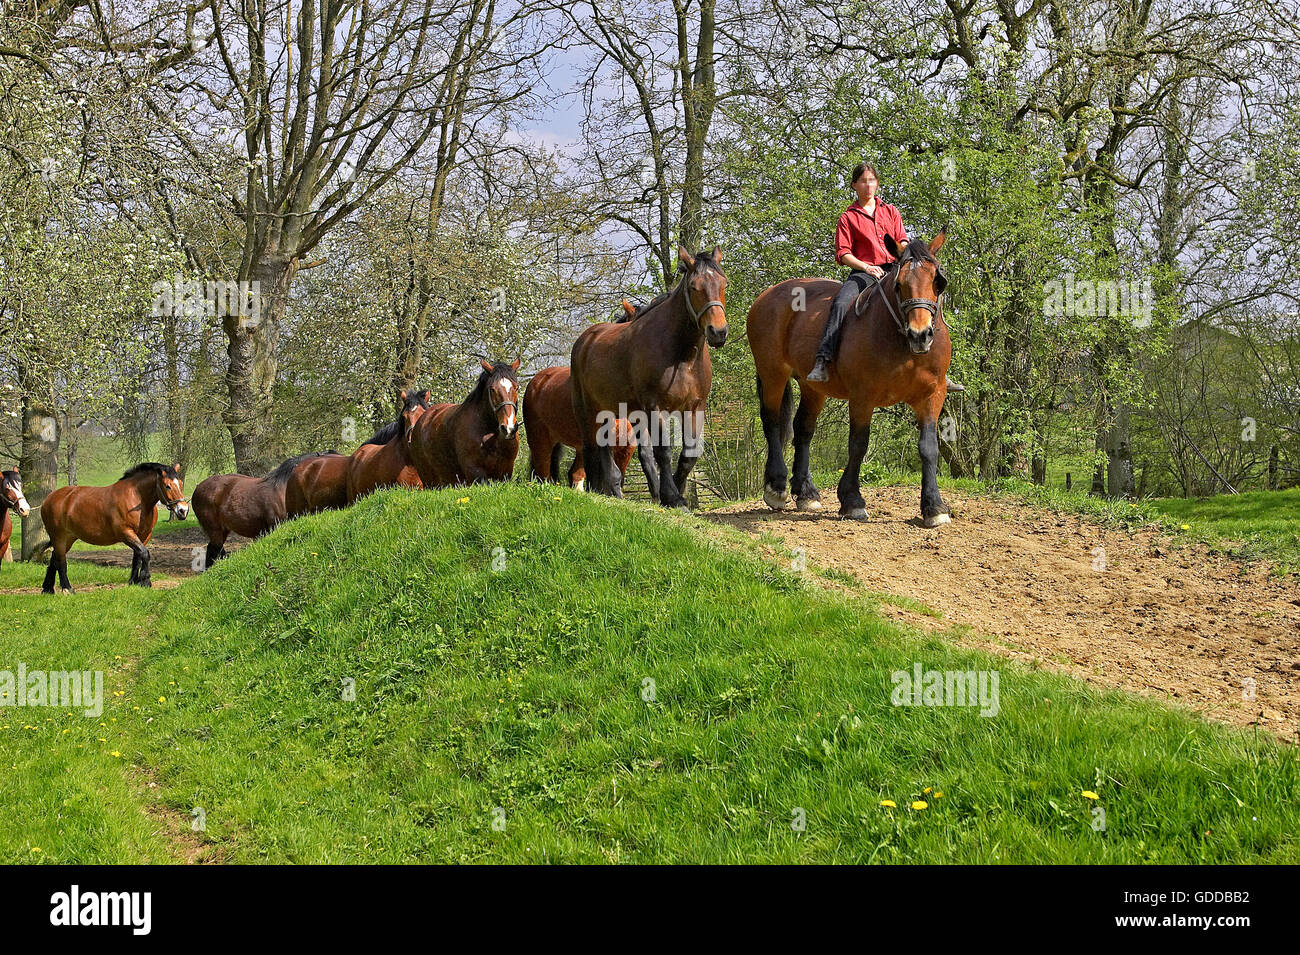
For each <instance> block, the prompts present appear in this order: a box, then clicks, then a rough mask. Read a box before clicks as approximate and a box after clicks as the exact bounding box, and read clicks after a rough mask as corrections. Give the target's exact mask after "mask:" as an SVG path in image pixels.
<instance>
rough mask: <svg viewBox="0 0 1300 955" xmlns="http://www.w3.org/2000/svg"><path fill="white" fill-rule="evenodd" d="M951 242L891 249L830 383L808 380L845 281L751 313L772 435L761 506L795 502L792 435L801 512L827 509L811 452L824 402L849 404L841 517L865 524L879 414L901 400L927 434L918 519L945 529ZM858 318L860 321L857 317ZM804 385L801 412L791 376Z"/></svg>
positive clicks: (800, 284) (763, 303)
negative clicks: (867, 461) (942, 454)
mask: <svg viewBox="0 0 1300 955" xmlns="http://www.w3.org/2000/svg"><path fill="white" fill-rule="evenodd" d="M946 238H947V236H946V235H945V233H943V232H940V233H939V234H938V235H937V236H935V237H934V239H933V240H932V241H931V242H930V244H929V245H928V246H927V245H926V244H925V243H924V242H922V241H921V240H919V239H912V240H911V241H910V242H909V243H907V245H906V246H905V247H902V248H900V247H899V246H898V245H897V244H896V243H895V242H894V239H893V238H892V237H890V236H886V237H885V246H886V248H887V249H888V250H889V252H890V254H892V255H893V256H894V257H895V261H894V262H893V263H892V264H891V265H890V266H889V267H888V268H887V269H886V271H885V275H884V277H883V278H882V279H881V280H880V282H879V283H877V284H876V285H874V286H872V287H871V288H869V289H867V290H866V291H865V292H863V293H862V295H860V296H859V297H858V300H857V301H855V302H854V303H853V311H852V312H851V313H850V314H849V315H848V317H847V319H846V320H845V325H844V333H843V338H842V339H841V342H840V349H839V355H838V356H837V357H836V359H835V362H834V364H833V365H832V366H831V369H830V379H829V380H828V381H825V382H815V381H808V380H807V378H806V376H807V374H808V373H809V372H810V371H812V367H813V361H814V358H815V356H816V353H817V345H818V343H819V342H820V340H821V333H822V329H823V328H824V327H825V325H826V317H827V313H828V310H829V308H830V304H831V299H832V298H834V296H835V293H836V292H837V291H838V290H839V287H840V283H839V282H835V281H833V280H830V279H810V278H801V279H788V280H787V281H784V282H781V283H779V284H777V285H773V286H772V287H771V288H769V289H767V290H766V291H764V292H763V294H762V295H760V296H759V297H758V298H757V299H756V300H755V302H754V304H753V306H752V307H751V308H750V310H749V320H748V323H747V328H748V331H749V347H750V349H751V350H752V351H753V353H754V366H755V369H756V371H757V377H758V401H759V412H760V416H761V418H762V421H763V434H764V436H765V437H766V438H767V467H766V468H765V470H764V475H763V480H764V484H763V500H764V501H765V502H766V503H767V505H768V507H771V508H772V509H773V510H780V509H781V508H784V507H785V506H786V505H788V504H789V503H790V493H789V492H788V491H787V490H786V476H787V471H786V467H785V458H784V453H785V445H786V444H787V443H788V442H789V441H790V439H791V437H792V436H793V438H794V477H793V481H792V484H793V490H794V495H795V498H796V502H797V507H798V509H799V510H801V511H812V510H820V509H821V500H820V495H819V493H818V491H817V488H816V487H814V486H813V482H812V477H811V476H810V474H809V470H808V448H809V444H810V443H811V441H812V436H813V431H814V429H815V428H816V424H817V416H818V415H819V414H820V413H821V410H822V407H823V406H824V405H825V404H826V399H827V398H847V399H848V401H849V458H848V464H847V465H846V466H845V468H844V474H843V476H842V477H841V478H840V482H839V487H838V495H839V499H840V514H841V515H842V516H844V517H848V518H851V519H853V520H858V521H865V520H866V519H867V510H866V502H865V501H864V500H863V499H862V493H861V483H860V475H859V471H860V468H861V465H862V458H863V456H865V455H866V453H867V443H868V440H869V439H870V436H871V416H872V413H873V412H874V411H875V409H876V408H888V407H890V406H891V405H895V404H898V403H899V402H902V403H904V404H907V405H909V406H910V407H911V408H912V410H913V411H914V412H915V413H916V422H917V425H918V427H919V428H920V432H921V434H920V453H921V517H922V520H923V522H924V524H925V526H926V527H937V526H938V525H940V524H946V523H947V522H948V520H949V519H950V514H951V512H950V511H949V509H948V506H947V505H946V504H944V502H943V498H942V497H940V496H939V483H938V473H939V436H938V419H939V412H940V410H941V409H942V408H943V400H944V397H945V396H946V394H947V384H946V382H947V372H948V363H949V362H950V361H951V360H952V340H951V338H949V336H948V326H947V325H946V324H945V323H944V320H943V305H942V300H941V299H942V296H943V290H944V287H945V286H946V285H947V279H946V278H945V277H944V274H943V272H942V270H941V269H940V268H939V261H938V259H936V258H935V254H936V253H937V252H938V251H939V250H940V249H941V248H942V247H943V243H944V241H945V240H946ZM859 316H860V317H859ZM792 375H793V376H794V377H795V378H797V379H798V381H799V410H798V411H797V412H795V411H794V394H793V389H792V388H791V386H790V378H791V376H792Z"/></svg>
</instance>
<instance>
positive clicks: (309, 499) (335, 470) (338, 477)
mask: <svg viewBox="0 0 1300 955" xmlns="http://www.w3.org/2000/svg"><path fill="white" fill-rule="evenodd" d="M350 460H351V458H350V457H349V456H348V455H346V454H339V453H338V452H337V451H321V452H319V453H317V454H309V455H307V456H306V457H305V458H304V459H301V460H300V462H299V464H298V465H297V467H295V468H294V469H293V473H292V474H290V475H289V480H288V481H287V482H285V485H284V516H285V517H287V518H288V517H297V516H299V515H300V514H315V513H316V512H317V511H328V510H337V509H338V508H341V507H346V506H347V503H348V463H349V461H350Z"/></svg>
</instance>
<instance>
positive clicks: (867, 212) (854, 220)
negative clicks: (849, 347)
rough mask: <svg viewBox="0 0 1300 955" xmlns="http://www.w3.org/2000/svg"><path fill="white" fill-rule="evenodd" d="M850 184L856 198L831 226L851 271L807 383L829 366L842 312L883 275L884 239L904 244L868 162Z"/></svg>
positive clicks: (887, 258) (898, 220)
mask: <svg viewBox="0 0 1300 955" xmlns="http://www.w3.org/2000/svg"><path fill="white" fill-rule="evenodd" d="M850 185H851V186H852V187H853V191H854V192H856V193H857V194H858V198H857V201H856V202H854V203H853V204H852V205H851V206H849V207H848V208H847V209H845V210H844V211H843V212H842V213H841V214H840V221H839V224H838V225H836V227H835V261H836V262H838V263H840V264H841V265H847V266H848V267H849V268H851V269H852V270H853V271H852V272H850V273H849V277H848V278H847V279H845V280H844V284H843V285H841V286H840V290H839V292H837V293H836V295H835V300H834V301H833V302H831V308H830V316H829V318H828V319H827V321H826V329H825V331H823V332H822V342H821V345H820V346H819V347H818V349H817V363H816V365H814V366H813V370H812V371H811V372H810V373H809V374H808V380H809V381H825V380H826V379H827V377H828V366H829V365H830V363H831V362H832V361H834V360H835V352H836V351H837V350H838V348H839V344H840V333H841V332H842V331H843V329H844V314H845V312H847V311H848V310H849V305H851V304H852V302H853V300H854V299H855V298H857V297H858V295H860V294H861V293H862V292H863V291H865V290H866V289H868V288H870V287H871V285H872V284H873V283H874V282H877V281H878V280H879V279H880V277H881V276H883V275H884V274H885V268H884V267H885V266H887V265H889V264H890V263H891V262H893V261H894V257H893V255H891V254H890V253H889V251H888V250H887V249H886V248H885V236H887V235H892V236H893V237H894V241H895V242H897V243H898V245H899V246H905V245H906V244H907V230H906V229H904V228H903V217H902V215H900V214H899V211H898V207H897V206H891V205H890V204H889V203H888V202H885V201H884V200H883V199H880V198H879V197H877V196H876V189H877V188H878V187H879V185H880V180H879V179H878V178H877V176H876V170H875V169H874V168H873V167H872V166H871V165H870V164H869V163H865V162H860V163H858V164H857V166H855V167H854V169H853V179H852V182H851V183H850Z"/></svg>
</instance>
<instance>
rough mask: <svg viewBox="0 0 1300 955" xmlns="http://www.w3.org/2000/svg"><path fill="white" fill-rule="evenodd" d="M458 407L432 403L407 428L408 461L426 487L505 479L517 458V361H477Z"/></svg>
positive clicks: (512, 469) (512, 470)
mask: <svg viewBox="0 0 1300 955" xmlns="http://www.w3.org/2000/svg"><path fill="white" fill-rule="evenodd" d="M481 364H482V366H483V371H482V372H481V373H480V374H479V376H478V382H477V383H476V384H475V385H474V390H473V391H471V392H470V393H469V397H468V398H466V399H465V400H464V401H462V402H461V403H460V404H457V405H453V404H441V405H434V406H433V407H431V408H430V409H429V410H428V411H425V412H423V413H422V414H421V415H420V417H419V418H418V419H417V420H415V421H413V422H412V425H411V438H410V445H411V458H412V459H413V460H414V462H415V467H416V470H417V471H418V472H419V475H420V480H421V481H423V482H424V486H425V487H447V486H449V485H452V484H477V483H479V482H481V481H500V480H506V479H508V478H509V477H510V476H511V475H512V474H513V473H514V470H515V458H516V457H518V455H519V414H518V407H519V379H518V377H517V376H516V372H518V371H519V360H518V359H516V360H515V361H514V362H512V363H510V364H506V363H505V362H497V363H496V364H492V363H491V362H488V361H483V362H481Z"/></svg>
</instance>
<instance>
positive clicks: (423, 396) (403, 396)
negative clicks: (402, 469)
mask: <svg viewBox="0 0 1300 955" xmlns="http://www.w3.org/2000/svg"><path fill="white" fill-rule="evenodd" d="M397 397H398V400H400V401H401V403H402V410H401V411H400V412H399V413H398V415H397V421H398V425H399V427H400V428H401V431H402V440H403V441H404V442H406V444H407V445H410V443H411V433H412V432H413V431H414V430H415V423H416V422H417V421H419V420H420V418H421V416H423V414H424V412H425V411H426V410H427V409H428V407H429V398H430V395H429V389H428V388H422V389H421V390H419V391H410V392H408V391H406V390H405V389H403V390H402V391H399V392H398V393H397Z"/></svg>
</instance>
